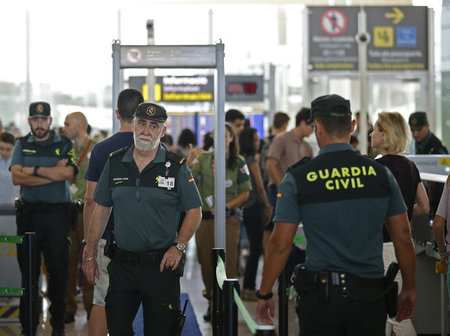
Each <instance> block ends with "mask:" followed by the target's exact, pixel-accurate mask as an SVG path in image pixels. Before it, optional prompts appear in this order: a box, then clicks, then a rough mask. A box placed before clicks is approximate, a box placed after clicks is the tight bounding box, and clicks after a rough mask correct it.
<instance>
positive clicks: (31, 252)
mask: <svg viewBox="0 0 450 336" xmlns="http://www.w3.org/2000/svg"><path fill="white" fill-rule="evenodd" d="M23 247H24V256H25V272H26V274H25V276H24V279H25V281H24V286H25V290H24V294H25V297H24V300H25V311H26V322H25V323H26V325H27V329H28V335H30V336H36V328H35V327H36V326H37V321H36V323H33V322H34V319H35V315H36V313H35V309H36V307H37V291H36V289H35V287H34V284H33V280H34V279H35V278H36V263H35V261H36V233H35V232H25V236H24V246H23Z"/></svg>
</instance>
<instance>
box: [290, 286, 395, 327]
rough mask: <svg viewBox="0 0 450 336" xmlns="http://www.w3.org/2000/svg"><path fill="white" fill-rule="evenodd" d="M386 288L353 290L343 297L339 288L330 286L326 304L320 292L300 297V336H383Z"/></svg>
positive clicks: (309, 292)
mask: <svg viewBox="0 0 450 336" xmlns="http://www.w3.org/2000/svg"><path fill="white" fill-rule="evenodd" d="M382 292H383V289H369V288H350V289H349V295H348V296H344V295H343V294H342V289H341V287H340V286H330V290H329V300H328V302H324V300H323V296H322V294H323V292H322V291H321V289H311V290H307V291H306V292H305V293H303V294H302V295H301V296H300V297H299V301H298V303H297V315H298V317H299V324H300V335H301V336H362V335H364V336H384V335H385V325H386V316H387V313H386V301H385V297H384V296H383V297H381V298H379V299H377V300H375V301H373V299H374V298H377V297H379V296H380V295H381V294H382Z"/></svg>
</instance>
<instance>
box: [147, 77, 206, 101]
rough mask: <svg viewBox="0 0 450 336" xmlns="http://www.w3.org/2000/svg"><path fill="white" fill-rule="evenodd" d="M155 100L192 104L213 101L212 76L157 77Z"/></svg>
mask: <svg viewBox="0 0 450 336" xmlns="http://www.w3.org/2000/svg"><path fill="white" fill-rule="evenodd" d="M155 100H156V101H158V102H159V101H163V102H194V101H213V100H214V76H164V77H163V76H157V77H156V84H155Z"/></svg>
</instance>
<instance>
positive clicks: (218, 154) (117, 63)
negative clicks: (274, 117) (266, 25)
mask: <svg viewBox="0 0 450 336" xmlns="http://www.w3.org/2000/svg"><path fill="white" fill-rule="evenodd" d="M224 49H225V45H224V44H223V43H222V42H221V41H220V42H219V43H217V44H215V45H121V43H120V40H114V41H113V44H112V50H113V53H112V58H113V87H112V93H113V111H112V115H113V132H117V130H118V129H119V121H118V120H117V119H116V117H115V110H116V107H117V97H118V96H119V92H120V90H121V89H122V82H121V76H120V75H121V72H120V70H121V69H127V68H135V69H136V68H145V69H155V68H162V69H176V68H197V69H215V70H216V71H217V76H216V81H215V92H216V94H215V107H216V116H215V128H214V129H215V131H214V144H215V145H214V147H215V149H216V151H215V155H214V162H215V163H214V164H215V167H216V169H215V171H216V174H215V176H214V183H215V186H216V188H215V190H216V194H215V199H214V203H215V204H216V205H217V207H216V209H217V210H216V214H217V215H216V216H215V218H214V227H215V230H214V242H215V246H216V247H219V248H225V111H224V109H225V70H224V57H225V53H224Z"/></svg>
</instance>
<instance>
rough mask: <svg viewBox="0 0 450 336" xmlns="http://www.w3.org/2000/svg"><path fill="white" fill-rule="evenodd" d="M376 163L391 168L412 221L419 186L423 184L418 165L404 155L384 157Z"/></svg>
mask: <svg viewBox="0 0 450 336" xmlns="http://www.w3.org/2000/svg"><path fill="white" fill-rule="evenodd" d="M375 161H377V162H380V163H381V164H383V165H385V166H386V167H388V168H389V170H390V171H391V173H392V174H393V175H394V177H395V180H396V181H397V183H398V186H399V187H400V191H401V192H402V195H403V199H404V200H405V204H406V206H407V207H408V218H409V220H411V218H412V214H413V210H414V203H415V200H416V193H417V185H418V184H419V183H421V182H422V180H421V178H420V173H419V170H418V169H417V166H416V164H415V163H414V162H413V161H411V160H410V159H408V158H406V157H404V156H402V155H390V154H387V155H384V156H382V157H381V158H379V159H376V160H375Z"/></svg>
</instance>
